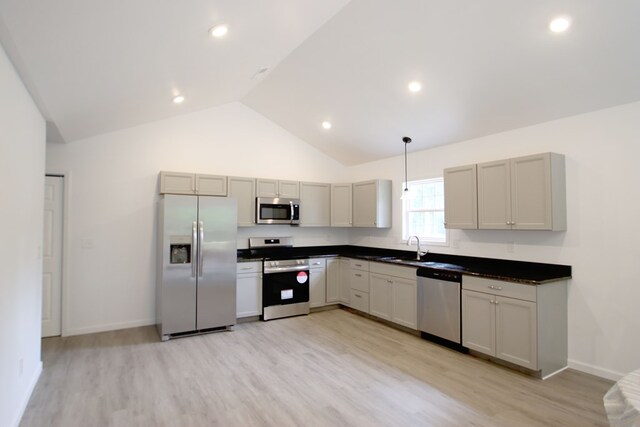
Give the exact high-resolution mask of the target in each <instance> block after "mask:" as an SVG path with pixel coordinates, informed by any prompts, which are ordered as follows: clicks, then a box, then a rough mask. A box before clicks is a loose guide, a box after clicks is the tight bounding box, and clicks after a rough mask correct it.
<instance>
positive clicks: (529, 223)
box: [511, 153, 552, 230]
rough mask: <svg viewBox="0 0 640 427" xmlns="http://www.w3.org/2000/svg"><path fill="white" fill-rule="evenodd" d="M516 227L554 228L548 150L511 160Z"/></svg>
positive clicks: (512, 196) (524, 228)
mask: <svg viewBox="0 0 640 427" xmlns="http://www.w3.org/2000/svg"><path fill="white" fill-rule="evenodd" d="M511 199H512V205H511V206H512V208H511V209H512V215H513V229H514V230H551V228H552V224H551V214H552V212H551V210H552V206H551V162H550V155H549V153H546V154H538V155H534V156H526V157H519V158H516V159H511Z"/></svg>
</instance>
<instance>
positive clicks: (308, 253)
mask: <svg viewBox="0 0 640 427" xmlns="http://www.w3.org/2000/svg"><path fill="white" fill-rule="evenodd" d="M330 256H342V257H348V258H358V259H364V260H368V261H375V262H383V263H388V264H395V265H403V266H407V267H418V268H419V269H437V270H447V271H456V272H459V273H462V274H463V275H469V276H478V277H484V278H488V279H496V280H505V281H510V282H517V283H523V284H528V285H540V284H544V283H549V282H555V281H558V280H566V279H569V278H571V266H569V265H561V264H544V263H538V262H527V261H512V260H504V259H496V258H481V257H470V256H460V255H447V254H439V253H435V252H429V253H428V254H427V255H424V256H423V257H422V258H421V259H420V260H419V261H418V260H417V259H416V253H415V251H401V250H396V249H385V248H371V247H366V246H351V245H341V246H301V247H294V248H259V249H239V250H238V262H245V261H262V260H265V259H266V260H275V259H296V258H313V257H330Z"/></svg>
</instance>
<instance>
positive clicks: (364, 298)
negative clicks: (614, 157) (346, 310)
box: [349, 289, 369, 313]
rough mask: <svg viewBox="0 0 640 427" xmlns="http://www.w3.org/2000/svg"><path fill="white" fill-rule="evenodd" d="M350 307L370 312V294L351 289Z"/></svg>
mask: <svg viewBox="0 0 640 427" xmlns="http://www.w3.org/2000/svg"><path fill="white" fill-rule="evenodd" d="M349 306H350V307H351V308H353V309H356V310H359V311H364V312H365V313H368V312H369V293H368V292H361V291H358V290H356V289H351V303H350V304H349Z"/></svg>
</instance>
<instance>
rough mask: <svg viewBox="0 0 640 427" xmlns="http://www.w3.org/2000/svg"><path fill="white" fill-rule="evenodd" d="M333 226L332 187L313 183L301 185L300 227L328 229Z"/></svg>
mask: <svg viewBox="0 0 640 427" xmlns="http://www.w3.org/2000/svg"><path fill="white" fill-rule="evenodd" d="M330 225H331V185H330V184H320V183H313V182H301V183H300V226H301V227H328V226H330Z"/></svg>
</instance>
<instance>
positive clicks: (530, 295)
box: [462, 276, 536, 302]
mask: <svg viewBox="0 0 640 427" xmlns="http://www.w3.org/2000/svg"><path fill="white" fill-rule="evenodd" d="M462 288H463V289H468V290H471V291H477V292H484V293H486V294H494V295H500V296H504V297H508V298H517V299H521V300H525V301H533V302H535V301H536V287H535V286H533V285H521V284H519V283H511V282H503V281H501V280H492V279H483V278H481V277H473V276H462Z"/></svg>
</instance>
